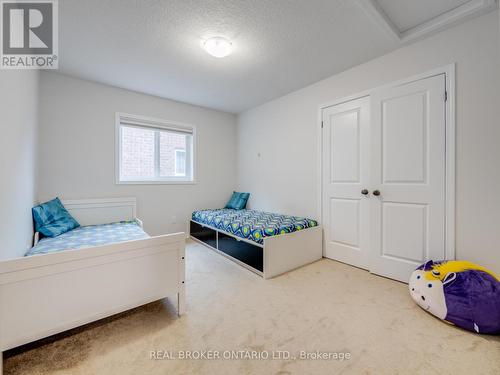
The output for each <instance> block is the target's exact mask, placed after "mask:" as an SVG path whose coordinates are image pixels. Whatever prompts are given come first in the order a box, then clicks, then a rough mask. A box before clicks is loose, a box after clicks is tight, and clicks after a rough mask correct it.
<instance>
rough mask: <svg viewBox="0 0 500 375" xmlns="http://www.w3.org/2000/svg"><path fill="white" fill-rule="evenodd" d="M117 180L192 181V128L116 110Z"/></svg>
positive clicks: (119, 181)
mask: <svg viewBox="0 0 500 375" xmlns="http://www.w3.org/2000/svg"><path fill="white" fill-rule="evenodd" d="M116 117H117V120H116V138H117V139H116V143H117V147H116V149H117V156H116V162H117V183H145V184H147V183H192V182H194V168H193V164H194V163H193V158H194V152H193V144H194V133H195V131H194V128H193V127H190V126H186V125H177V124H171V123H167V122H165V121H161V120H153V119H147V118H144V117H139V116H132V115H125V114H121V113H118V114H117V116H116Z"/></svg>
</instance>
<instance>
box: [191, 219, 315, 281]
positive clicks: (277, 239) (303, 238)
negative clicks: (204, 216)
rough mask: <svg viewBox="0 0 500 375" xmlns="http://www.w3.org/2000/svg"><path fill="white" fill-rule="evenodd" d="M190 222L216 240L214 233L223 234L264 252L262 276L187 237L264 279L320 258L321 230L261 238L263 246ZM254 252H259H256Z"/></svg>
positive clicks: (241, 263)
mask: <svg viewBox="0 0 500 375" xmlns="http://www.w3.org/2000/svg"><path fill="white" fill-rule="evenodd" d="M191 221H193V220H191ZM193 222H194V223H196V224H198V225H201V226H202V227H205V228H209V229H211V230H213V231H215V232H216V233H217V236H218V233H223V234H225V235H227V236H230V237H233V238H235V239H236V240H237V241H243V242H247V243H249V244H251V245H253V246H255V247H258V248H261V249H262V251H263V252H264V254H263V255H264V256H263V258H264V264H263V269H264V270H263V272H260V271H259V270H256V269H255V268H253V267H251V266H249V265H247V264H246V263H244V262H242V261H240V260H238V259H236V258H233V257H232V256H231V255H228V254H226V253H224V252H222V251H220V250H218V249H216V248H214V247H212V246H210V245H208V244H206V243H205V242H203V241H200V240H198V239H197V238H195V237H193V236H191V235H190V237H191V239H192V240H194V241H196V242H198V243H200V244H202V245H204V246H206V247H208V248H209V249H211V250H213V251H215V252H217V253H218V254H221V255H223V256H225V257H226V258H229V259H231V260H232V261H234V262H236V263H238V264H239V265H241V266H242V267H244V268H246V269H248V270H250V271H252V272H254V273H256V274H257V275H260V276H262V277H263V278H264V279H270V278H273V277H275V276H278V275H281V274H283V273H286V272H288V271H291V270H294V269H296V268H299V267H302V266H305V265H306V264H310V263H313V262H316V261H317V260H320V259H322V258H323V242H322V241H323V237H322V233H323V230H322V227H321V226H316V227H311V228H306V229H302V230H299V231H296V232H291V233H286V234H279V235H276V236H270V237H264V244H263V245H260V244H258V243H256V242H253V241H250V240H247V239H245V238H241V237H238V236H235V235H234V234H232V233H229V232H226V231H223V230H221V229H217V228H215V227H212V226H211V225H206V224H202V223H198V222H196V221H193ZM256 251H259V250H257V249H256Z"/></svg>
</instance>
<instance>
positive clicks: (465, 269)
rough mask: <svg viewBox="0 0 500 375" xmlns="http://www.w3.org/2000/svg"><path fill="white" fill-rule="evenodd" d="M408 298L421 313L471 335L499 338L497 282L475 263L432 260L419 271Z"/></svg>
mask: <svg viewBox="0 0 500 375" xmlns="http://www.w3.org/2000/svg"><path fill="white" fill-rule="evenodd" d="M408 286H409V289H410V295H411V297H412V298H413V300H414V301H415V302H416V303H417V304H418V305H419V306H420V307H421V308H423V309H424V310H426V311H428V312H429V313H431V314H433V315H435V316H436V317H438V318H439V319H442V320H444V321H446V322H448V323H451V324H454V325H457V326H458V327H461V328H464V329H467V330H469V331H472V332H477V333H485V334H500V279H499V277H498V276H497V275H496V274H495V273H493V272H491V271H489V270H487V269H485V268H483V267H480V266H478V265H476V264H474V263H471V262H464V261H439V262H433V261H432V260H430V261H428V262H426V263H425V264H423V265H421V266H420V267H418V268H417V269H416V270H415V271H414V272H413V273H412V275H411V277H410V282H409V285H408Z"/></svg>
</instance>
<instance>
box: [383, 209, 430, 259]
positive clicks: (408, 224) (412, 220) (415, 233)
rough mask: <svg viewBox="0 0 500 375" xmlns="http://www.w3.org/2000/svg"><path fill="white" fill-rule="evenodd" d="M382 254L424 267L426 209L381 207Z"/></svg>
mask: <svg viewBox="0 0 500 375" xmlns="http://www.w3.org/2000/svg"><path fill="white" fill-rule="evenodd" d="M381 226H382V254H383V256H388V257H393V258H396V259H401V260H403V261H404V260H407V261H412V262H416V263H423V262H424V260H425V258H426V257H427V230H426V228H427V205H424V204H408V203H397V202H383V203H382V223H381Z"/></svg>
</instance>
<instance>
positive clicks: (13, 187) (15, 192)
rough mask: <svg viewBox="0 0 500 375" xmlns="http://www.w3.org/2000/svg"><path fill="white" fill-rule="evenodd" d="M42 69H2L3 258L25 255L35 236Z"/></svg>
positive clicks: (0, 240) (0, 190)
mask: <svg viewBox="0 0 500 375" xmlns="http://www.w3.org/2000/svg"><path fill="white" fill-rule="evenodd" d="M37 102H38V72H36V71H27V70H24V71H20V70H0V176H1V183H0V207H1V208H0V260H3V259H9V258H14V257H18V256H23V255H24V253H25V252H26V250H27V249H28V248H29V247H30V245H31V242H32V240H33V223H32V219H31V207H32V206H33V203H34V202H35V191H36V186H35V181H36V146H37V127H38V122H37V121H38V118H37V116H38V114H37V110H38V103H37Z"/></svg>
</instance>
